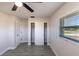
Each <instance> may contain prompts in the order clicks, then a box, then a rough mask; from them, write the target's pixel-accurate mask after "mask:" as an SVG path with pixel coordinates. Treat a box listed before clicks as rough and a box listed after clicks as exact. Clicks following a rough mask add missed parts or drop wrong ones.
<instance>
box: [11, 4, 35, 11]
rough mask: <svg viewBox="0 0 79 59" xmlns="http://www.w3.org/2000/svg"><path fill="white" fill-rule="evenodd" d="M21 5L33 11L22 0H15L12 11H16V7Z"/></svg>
mask: <svg viewBox="0 0 79 59" xmlns="http://www.w3.org/2000/svg"><path fill="white" fill-rule="evenodd" d="M22 6H24V7H25V8H26V9H27V10H29V11H30V12H34V10H33V9H32V8H31V7H30V6H29V5H27V4H26V3H23V2H15V4H14V6H13V8H12V11H16V10H17V8H18V7H22Z"/></svg>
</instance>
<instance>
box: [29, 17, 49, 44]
mask: <svg viewBox="0 0 79 59" xmlns="http://www.w3.org/2000/svg"><path fill="white" fill-rule="evenodd" d="M31 22H34V23H35V44H36V45H43V42H44V32H43V28H44V27H43V26H44V22H47V27H48V28H47V41H48V44H49V19H47V18H29V19H28V35H29V36H28V40H29V41H28V42H29V45H30V39H31V37H30V35H31V34H30V31H31ZM40 36H41V37H40Z"/></svg>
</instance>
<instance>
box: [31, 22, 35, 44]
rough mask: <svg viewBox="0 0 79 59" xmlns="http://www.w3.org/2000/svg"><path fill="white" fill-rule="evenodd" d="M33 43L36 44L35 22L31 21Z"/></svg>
mask: <svg viewBox="0 0 79 59" xmlns="http://www.w3.org/2000/svg"><path fill="white" fill-rule="evenodd" d="M31 45H35V23H31Z"/></svg>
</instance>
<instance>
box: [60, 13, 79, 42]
mask: <svg viewBox="0 0 79 59" xmlns="http://www.w3.org/2000/svg"><path fill="white" fill-rule="evenodd" d="M60 36H61V37H64V38H67V39H69V40H73V41H75V42H79V12H76V13H73V14H70V15H68V16H66V17H63V18H61V19H60Z"/></svg>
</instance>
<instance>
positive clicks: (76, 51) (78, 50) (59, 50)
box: [50, 3, 79, 56]
mask: <svg viewBox="0 0 79 59" xmlns="http://www.w3.org/2000/svg"><path fill="white" fill-rule="evenodd" d="M78 10H79V3H66V4H64V5H63V6H62V7H61V8H60V9H58V11H57V12H56V13H55V14H54V15H52V17H51V21H50V22H51V27H50V29H51V32H50V33H51V34H50V35H51V36H50V37H51V39H50V46H51V48H52V49H53V50H54V51H55V53H56V55H65V56H69V55H78V56H79V43H78V44H75V43H76V42H73V41H70V40H67V39H66V38H63V37H59V27H60V26H59V23H60V22H59V21H60V18H61V17H64V16H66V15H68V14H70V13H72V12H74V11H78Z"/></svg>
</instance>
